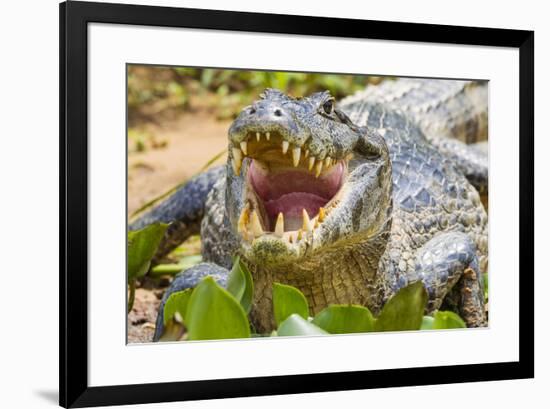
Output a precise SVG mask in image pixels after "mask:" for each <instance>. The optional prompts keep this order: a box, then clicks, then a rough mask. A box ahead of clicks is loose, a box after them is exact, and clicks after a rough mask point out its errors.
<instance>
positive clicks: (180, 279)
mask: <svg viewBox="0 0 550 409" xmlns="http://www.w3.org/2000/svg"><path fill="white" fill-rule="evenodd" d="M207 276H210V277H212V278H214V280H216V282H217V283H218V284H220V285H221V286H222V287H225V286H226V285H227V278H228V276H229V270H227V269H226V268H223V267H220V266H218V265H217V264H214V263H200V264H197V265H195V266H193V267H191V268H188V269H187V270H185V271H182V272H181V273H179V274H178V275H177V276H176V277H175V278H174V281H172V284H170V287H169V288H168V290H166V292H165V293H164V296H163V297H162V301H161V302H160V306H159V310H158V315H157V322H156V327H155V334H154V335H153V341H155V342H156V341H158V340H159V338H160V336H161V335H162V332H163V330H164V322H163V321H164V305H165V304H166V300H168V297H170V295H172V294H173V293H176V292H178V291H183V290H186V289H188V288H195V287H196V286H197V285H198V284H199V282H200V281H201V280H202V279H203V278H205V277H207Z"/></svg>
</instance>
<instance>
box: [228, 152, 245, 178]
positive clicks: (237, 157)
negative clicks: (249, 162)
mask: <svg viewBox="0 0 550 409" xmlns="http://www.w3.org/2000/svg"><path fill="white" fill-rule="evenodd" d="M242 162H243V155H242V154H241V150H240V149H239V148H233V160H232V161H231V166H233V172H235V175H238V174H239V172H240V171H241V165H242Z"/></svg>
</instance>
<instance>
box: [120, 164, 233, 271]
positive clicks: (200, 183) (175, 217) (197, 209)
mask: <svg viewBox="0 0 550 409" xmlns="http://www.w3.org/2000/svg"><path fill="white" fill-rule="evenodd" d="M221 178H225V166H217V167H214V168H212V169H209V170H207V171H206V172H203V173H201V174H199V175H197V176H195V177H194V178H193V179H191V180H190V181H189V182H187V183H186V184H185V185H183V186H182V187H181V188H180V189H178V190H177V191H176V192H174V193H173V194H172V195H171V196H169V197H168V198H167V199H166V200H164V201H163V202H161V203H160V204H159V205H157V206H156V207H154V208H153V209H152V210H150V211H149V212H148V213H146V214H144V215H143V216H141V217H139V218H138V219H137V220H135V221H134V222H132V223H130V225H129V229H130V230H138V229H141V228H143V227H145V226H147V225H149V224H151V223H158V222H162V223H171V224H170V227H169V228H168V229H167V231H166V234H165V236H164V239H163V240H162V242H161V244H160V245H159V248H158V251H157V254H156V255H155V258H154V259H153V261H152V264H153V265H154V264H157V263H158V261H159V260H160V259H161V258H162V257H164V256H165V255H166V254H168V253H169V252H170V251H172V250H173V249H175V248H176V247H177V246H179V245H180V244H181V243H182V242H184V241H185V240H186V239H187V238H188V237H190V236H192V235H193V234H198V233H199V232H200V227H201V220H202V218H203V216H204V204H205V203H206V198H207V196H208V194H209V192H210V191H211V190H212V187H213V186H214V183H216V182H217V181H218V180H219V179H221Z"/></svg>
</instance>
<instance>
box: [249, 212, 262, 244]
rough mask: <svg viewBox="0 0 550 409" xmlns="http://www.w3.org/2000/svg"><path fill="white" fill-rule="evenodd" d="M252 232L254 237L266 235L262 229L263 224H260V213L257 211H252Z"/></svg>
mask: <svg viewBox="0 0 550 409" xmlns="http://www.w3.org/2000/svg"><path fill="white" fill-rule="evenodd" d="M250 230H252V234H253V235H254V237H258V236H261V235H262V234H264V230H263V229H262V224H261V223H260V219H259V217H258V213H256V211H254V210H253V211H252V214H251V216H250Z"/></svg>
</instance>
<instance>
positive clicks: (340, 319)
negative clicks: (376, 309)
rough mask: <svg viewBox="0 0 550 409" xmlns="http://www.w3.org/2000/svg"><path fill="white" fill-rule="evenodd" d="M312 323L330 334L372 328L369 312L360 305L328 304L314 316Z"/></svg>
mask: <svg viewBox="0 0 550 409" xmlns="http://www.w3.org/2000/svg"><path fill="white" fill-rule="evenodd" d="M313 323H314V324H315V325H317V326H318V327H320V328H322V329H324V330H325V331H327V332H329V333H331V334H352V333H356V332H370V331H372V330H373V329H374V318H373V316H372V314H371V312H370V311H369V310H368V308H365V307H362V306H360V305H330V306H328V307H327V308H325V309H324V310H322V311H321V312H320V313H319V314H317V315H316V316H315V318H314V319H313Z"/></svg>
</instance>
